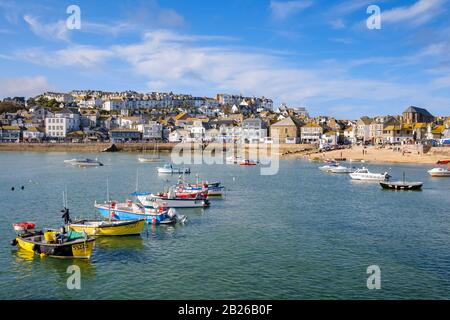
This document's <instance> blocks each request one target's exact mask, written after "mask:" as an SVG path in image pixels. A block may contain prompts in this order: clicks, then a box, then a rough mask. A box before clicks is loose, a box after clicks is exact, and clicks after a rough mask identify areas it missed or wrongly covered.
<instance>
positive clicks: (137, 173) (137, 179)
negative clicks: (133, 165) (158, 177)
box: [136, 168, 139, 192]
mask: <svg viewBox="0 0 450 320" xmlns="http://www.w3.org/2000/svg"><path fill="white" fill-rule="evenodd" d="M138 190H139V168H137V169H136V192H138Z"/></svg>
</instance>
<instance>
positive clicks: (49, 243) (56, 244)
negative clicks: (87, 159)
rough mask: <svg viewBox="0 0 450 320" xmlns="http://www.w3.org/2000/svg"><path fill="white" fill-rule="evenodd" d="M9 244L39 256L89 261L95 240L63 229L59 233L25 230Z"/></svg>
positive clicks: (83, 234) (54, 231)
mask: <svg viewBox="0 0 450 320" xmlns="http://www.w3.org/2000/svg"><path fill="white" fill-rule="evenodd" d="M15 229H16V228H15ZM11 244H12V245H15V246H17V247H19V248H20V249H23V250H26V251H29V252H34V253H36V254H39V255H40V256H49V257H56V258H79V259H89V258H90V257H91V255H92V251H93V250H94V246H95V238H94V237H91V236H89V235H87V234H85V233H79V232H74V231H69V232H66V230H65V228H61V230H60V231H56V230H51V229H49V230H46V231H32V230H31V229H28V228H25V229H23V230H21V232H20V233H18V234H17V236H16V238H15V239H14V240H13V241H12V242H11Z"/></svg>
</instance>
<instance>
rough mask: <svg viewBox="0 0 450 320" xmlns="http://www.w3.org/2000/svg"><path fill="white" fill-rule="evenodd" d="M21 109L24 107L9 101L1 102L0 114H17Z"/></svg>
mask: <svg viewBox="0 0 450 320" xmlns="http://www.w3.org/2000/svg"><path fill="white" fill-rule="evenodd" d="M20 109H23V106H22V105H20V104H17V103H14V102H9V101H3V102H0V113H5V112H17V111H18V110H20Z"/></svg>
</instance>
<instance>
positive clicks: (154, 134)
mask: <svg viewBox="0 0 450 320" xmlns="http://www.w3.org/2000/svg"><path fill="white" fill-rule="evenodd" d="M136 128H137V129H138V130H139V131H141V132H142V139H144V140H161V139H162V138H163V133H164V126H163V125H162V124H159V123H158V122H156V121H149V122H148V123H145V124H139V125H137V126H136Z"/></svg>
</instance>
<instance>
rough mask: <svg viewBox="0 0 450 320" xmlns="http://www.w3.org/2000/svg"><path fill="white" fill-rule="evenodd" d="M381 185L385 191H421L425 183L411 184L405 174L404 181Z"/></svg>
mask: <svg viewBox="0 0 450 320" xmlns="http://www.w3.org/2000/svg"><path fill="white" fill-rule="evenodd" d="M380 185H381V187H382V188H383V189H390V190H405V191H407V190H421V189H422V186H423V182H411V181H406V180H405V173H403V180H402V181H394V182H386V181H382V182H380Z"/></svg>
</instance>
